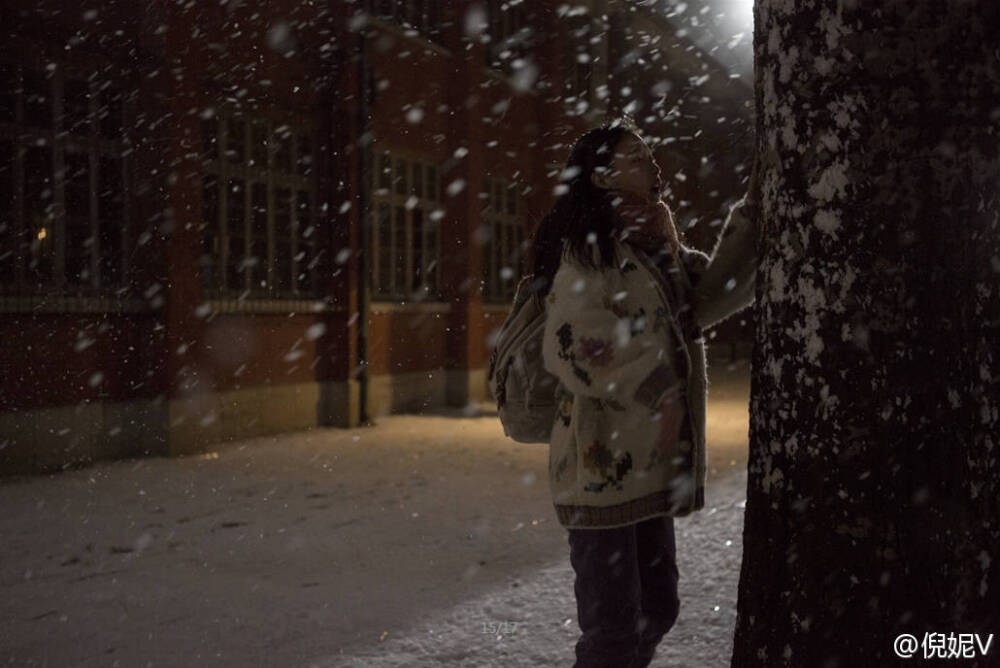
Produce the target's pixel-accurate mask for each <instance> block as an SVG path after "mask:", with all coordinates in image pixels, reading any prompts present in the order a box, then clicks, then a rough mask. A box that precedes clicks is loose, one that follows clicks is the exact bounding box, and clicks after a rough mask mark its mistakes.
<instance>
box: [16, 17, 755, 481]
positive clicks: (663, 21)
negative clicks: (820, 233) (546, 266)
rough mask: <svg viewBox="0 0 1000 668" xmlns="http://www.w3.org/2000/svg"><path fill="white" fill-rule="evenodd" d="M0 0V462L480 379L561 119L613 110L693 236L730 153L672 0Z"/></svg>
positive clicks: (569, 123)
mask: <svg viewBox="0 0 1000 668" xmlns="http://www.w3.org/2000/svg"><path fill="white" fill-rule="evenodd" d="M661 4H662V3H661ZM0 7H2V15H3V21H2V24H3V26H4V39H5V40H6V44H7V48H6V49H5V50H4V52H3V53H2V54H0V77H2V84H0V95H2V100H0V114H2V116H0V336H2V340H3V346H2V348H0V381H2V395H0V473H16V472H22V471H38V470H51V469H59V468H62V467H66V466H70V465H74V464H76V463H79V462H85V461H89V460H93V459H96V458H108V457H125V456H137V455H144V454H181V453H190V452H197V451H199V450H203V449H204V448H205V447H206V446H208V445H210V444H212V443H217V442H221V441H228V440H232V439H237V438H244V437H248V436H254V435H260V434H266V433H272V432H277V431H284V430H291V429H301V428H308V427H312V426H317V425H333V426H342V427H349V426H354V425H357V424H359V423H360V422H362V421H364V420H367V419H372V418H374V417H376V416H378V415H379V414H384V413H386V412H390V411H415V410H420V409H421V408H424V407H429V406H436V405H458V406H461V405H465V404H466V403H467V402H468V401H470V400H474V399H483V398H486V396H487V393H488V390H487V387H486V368H485V366H486V364H487V361H488V358H489V353H490V345H491V342H492V339H491V335H493V334H494V332H495V330H496V328H497V327H498V326H499V325H500V324H501V323H502V321H503V318H504V317H505V315H506V313H507V309H508V303H509V301H510V298H511V296H512V290H513V287H514V285H515V284H516V282H517V279H518V277H519V276H520V275H521V272H522V271H523V270H524V268H525V266H526V264H527V254H526V252H525V250H526V249H527V247H528V244H529V243H530V238H531V233H532V229H533V227H534V225H535V224H537V222H538V221H539V220H540V219H541V217H542V216H543V215H544V214H545V212H546V211H547V210H548V208H549V207H550V206H551V204H552V201H553V194H552V193H553V188H554V186H555V185H556V184H557V183H558V172H559V169H560V167H561V166H562V164H563V163H564V161H565V159H566V157H567V155H568V151H569V148H570V146H571V144H572V142H573V140H574V139H575V138H576V137H577V136H578V135H579V134H581V133H582V132H583V131H585V130H586V129H587V128H588V127H590V126H591V125H593V124H595V123H599V122H601V121H603V120H604V119H605V118H606V117H608V116H609V115H615V114H618V113H621V112H622V111H625V112H627V113H629V114H631V115H632V116H633V117H634V119H635V120H636V122H637V124H638V125H639V126H640V127H641V128H642V129H643V131H644V132H645V133H646V134H647V136H648V137H649V139H650V142H651V143H653V145H654V147H655V148H654V151H655V153H656V155H657V159H658V161H659V162H660V164H661V166H662V167H663V170H664V174H665V176H666V177H668V179H669V180H670V182H671V184H672V189H673V195H672V202H673V204H674V205H675V206H676V207H677V211H678V213H679V218H680V220H681V221H682V222H683V223H684V227H685V229H686V234H687V236H688V240H689V242H690V243H692V244H693V245H695V246H697V247H701V248H706V247H708V246H710V245H711V243H712V240H713V238H714V234H715V233H716V232H717V229H718V227H717V226H718V223H719V222H721V216H722V213H723V212H724V210H725V208H726V205H727V204H728V203H729V202H731V201H732V200H733V199H735V198H736V197H738V196H739V194H740V191H741V187H740V176H741V173H744V174H745V171H743V170H745V169H746V167H748V165H745V164H744V161H746V160H747V159H748V156H749V153H750V141H751V139H750V133H749V132H748V128H749V127H750V125H751V124H750V123H749V121H748V115H749V104H748V100H749V97H750V91H749V88H748V87H747V85H746V83H745V82H742V81H740V80H738V79H734V78H732V77H731V76H730V75H729V74H728V73H727V72H725V71H724V70H723V69H722V68H721V67H719V66H718V65H717V64H715V63H714V62H713V61H712V60H711V59H709V58H707V57H706V56H704V54H702V53H700V52H699V50H698V49H696V48H695V47H694V46H693V44H692V43H690V42H688V41H686V39H685V37H684V36H683V34H678V31H677V29H676V27H675V26H673V25H672V24H671V23H670V20H669V19H668V18H666V17H665V16H664V11H663V10H662V8H661V9H656V8H648V7H647V8H638V7H637V6H636V5H634V4H633V3H630V2H626V1H624V0H622V1H615V0H592V1H590V2H585V3H581V4H580V5H577V6H573V7H571V6H570V5H563V4H561V3H558V2H544V3H543V2H538V3H526V2H512V1H508V2H504V3H501V2H498V1H497V0H490V1H489V2H485V3H471V2H442V1H436V0H424V1H422V2H417V1H415V0H411V1H402V0H369V1H367V2H360V0H359V1H358V2H348V1H344V2H329V1H324V2H321V1H320V0H315V1H313V2H301V1H297V2H293V1H291V0H271V1H270V2H268V3H247V2H241V1H239V0H228V1H223V2H215V3H197V2H189V3H187V4H183V3H177V2H166V1H163V0H157V1H155V2H152V1H150V2H143V3H131V2H118V3H113V2H112V3H102V4H101V5H100V6H99V8H98V9H90V10H88V9H86V8H73V9H66V8H65V6H64V3H57V2H52V1H50V0H42V1H41V2H35V3H30V4H29V3H17V2H9V1H8V0H4V1H3V2H2V3H0ZM363 249H366V250H367V251H368V252H362V250H363ZM730 329H731V330H732V331H729V332H726V333H720V337H719V338H720V339H721V338H725V339H726V340H727V341H731V340H735V339H734V337H736V338H738V335H739V331H737V330H738V327H736V326H734V325H730ZM723 334H724V336H723Z"/></svg>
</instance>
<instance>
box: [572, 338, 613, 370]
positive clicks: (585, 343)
mask: <svg viewBox="0 0 1000 668" xmlns="http://www.w3.org/2000/svg"><path fill="white" fill-rule="evenodd" d="M577 348H578V350H579V351H580V357H581V358H582V359H583V360H584V361H587V362H590V364H591V365H592V366H605V365H607V364H610V363H611V362H612V360H613V359H614V356H615V350H614V347H612V345H611V341H610V340H609V339H597V338H593V339H592V338H587V337H580V343H579V345H578V346H577Z"/></svg>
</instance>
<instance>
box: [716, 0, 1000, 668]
mask: <svg viewBox="0 0 1000 668" xmlns="http://www.w3.org/2000/svg"><path fill="white" fill-rule="evenodd" d="M998 15H1000V3H996V2H995V0H955V1H950V0H949V1H947V2H941V1H940V0H909V1H907V2H902V1H886V2H881V3H878V4H877V8H875V7H873V6H872V5H871V4H869V3H861V2H858V0H839V1H838V0H813V1H811V2H793V1H792V0H758V2H757V7H756V8H755V24H756V26H755V35H754V51H755V66H756V74H755V84H756V86H755V88H756V93H755V94H756V109H757V124H758V126H757V129H758V132H757V161H758V169H759V170H760V171H759V174H760V178H761V188H762V193H761V205H762V217H761V219H762V224H761V228H762V230H761V241H760V244H761V246H760V266H759V268H758V272H759V273H758V279H757V301H756V306H755V309H756V313H755V315H756V323H757V325H756V327H757V331H756V346H755V352H754V358H753V379H752V397H751V433H750V459H749V465H748V466H749V480H748V490H747V508H746V523H745V528H744V556H743V566H742V570H741V576H740V587H739V604H738V622H737V628H736V634H735V643H734V650H733V661H732V665H733V666H734V667H739V668H742V667H747V666H767V667H769V668H771V667H774V666H817V667H820V668H837V667H840V668H848V667H849V666H850V667H853V666H887V665H896V663H897V662H898V661H899V659H898V658H897V657H896V654H895V653H894V651H893V640H894V638H895V637H896V635H897V634H899V633H910V634H913V635H914V636H916V637H917V639H918V640H922V639H923V637H924V636H923V634H924V633H925V632H932V633H933V632H942V633H948V632H955V633H977V632H978V633H981V634H989V633H996V634H997V636H1000V614H998V611H1000V463H998V460H1000V387H998V380H1000V355H998V350H997V348H998V342H1000V289H998V283H1000V155H998V153H1000V43H998V42H997V39H996V36H997V35H1000V16H998ZM984 639H985V636H984ZM998 642H1000V637H998V638H994V646H993V647H992V649H991V652H990V654H989V655H988V656H987V657H986V658H985V659H983V658H979V659H977V660H969V659H966V660H964V661H962V663H963V665H966V666H988V665H993V666H995V665H998V662H1000V648H998V647H997V646H996V645H997V643H998ZM921 661H922V659H921ZM921 665H931V664H930V663H928V662H926V661H923V662H922V663H921Z"/></svg>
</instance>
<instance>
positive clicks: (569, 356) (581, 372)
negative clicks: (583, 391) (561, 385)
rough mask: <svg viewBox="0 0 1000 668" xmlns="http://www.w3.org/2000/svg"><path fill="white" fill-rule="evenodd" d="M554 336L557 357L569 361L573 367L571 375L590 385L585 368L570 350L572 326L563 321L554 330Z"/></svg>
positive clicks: (588, 375)
mask: <svg viewBox="0 0 1000 668" xmlns="http://www.w3.org/2000/svg"><path fill="white" fill-rule="evenodd" d="M556 338H558V339H559V358H560V359H563V360H566V361H567V362H569V364H570V367H572V369H573V375H575V376H576V377H577V378H579V379H580V382H582V383H583V384H584V385H587V386H590V385H591V383H592V382H593V381H592V380H591V379H590V374H589V373H587V370H586V369H584V368H583V367H581V366H580V365H579V364H577V363H576V354H575V353H574V352H573V351H572V350H571V348H572V347H573V326H572V325H570V324H569V323H568V322H564V323H563V324H562V325H561V326H560V327H559V329H558V330H556Z"/></svg>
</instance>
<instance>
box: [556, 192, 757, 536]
mask: <svg viewBox="0 0 1000 668" xmlns="http://www.w3.org/2000/svg"><path fill="white" fill-rule="evenodd" d="M755 242H756V230H755V228H754V225H753V221H751V220H750V219H749V218H748V217H746V216H744V215H743V213H742V202H741V203H740V204H738V205H737V206H736V207H734V208H733V210H732V211H731V212H730V215H729V217H728V218H727V220H726V223H725V225H724V227H723V230H722V233H721V235H720V238H719V241H718V243H717V244H716V247H715V249H714V250H713V252H712V255H711V256H707V255H705V254H704V253H701V252H698V251H693V250H688V249H682V253H681V255H682V258H681V259H682V263H681V265H680V266H678V267H677V269H678V271H675V272H670V274H671V275H670V276H669V277H668V278H669V279H670V280H673V281H678V282H679V283H678V288H679V289H678V290H677V291H676V292H677V293H678V294H688V295H689V296H690V295H693V303H692V304H671V303H670V300H669V299H668V297H667V295H666V294H665V293H664V291H663V289H662V285H661V284H660V282H659V281H658V280H657V278H656V277H655V276H654V274H653V273H652V270H651V269H650V268H649V266H648V264H647V262H646V260H645V258H644V256H643V255H642V251H641V250H638V249H636V248H633V247H632V246H631V245H630V244H628V243H617V242H616V246H615V248H616V251H617V252H618V257H619V260H620V261H621V265H620V268H619V269H618V270H610V269H609V270H603V271H601V270H596V269H593V268H590V267H586V266H583V265H581V264H580V263H579V262H577V261H575V260H574V258H573V257H572V256H571V255H569V254H568V252H565V253H564V254H563V259H562V263H561V264H560V267H559V270H558V271H557V272H556V274H555V278H554V279H553V283H552V288H551V290H550V292H549V295H548V302H547V306H546V311H547V315H546V324H545V334H544V342H543V350H542V356H543V360H544V364H545V368H546V369H547V370H548V371H549V372H551V373H552V374H554V375H555V376H556V377H557V378H559V380H560V384H559V388H558V389H557V397H559V410H558V414H557V417H556V421H555V424H554V426H553V428H552V436H551V439H550V446H549V488H550V490H551V492H552V499H553V503H554V505H555V509H556V515H557V517H558V518H559V521H560V523H562V525H563V526H565V527H567V528H573V529H587V528H590V529H598V528H611V527H618V526H627V525H630V524H634V523H636V522H640V521H642V520H645V519H648V518H650V517H655V516H657V515H672V516H682V515H686V514H688V513H690V512H692V511H695V510H698V509H700V508H702V506H703V505H704V486H705V472H706V466H705V405H706V401H707V395H708V380H707V369H706V363H705V344H704V339H703V338H701V337H700V336H698V335H697V332H696V333H695V335H694V336H692V335H691V334H690V333H689V334H688V335H685V333H684V332H683V331H682V328H681V326H680V323H679V320H678V318H677V317H676V312H675V311H677V310H679V309H683V308H691V307H693V308H694V309H695V320H696V322H697V324H698V325H699V326H700V327H701V328H704V327H708V326H710V325H712V324H714V323H715V322H718V321H719V320H722V319H723V318H725V317H727V316H729V315H730V314H732V313H734V312H736V311H738V310H740V309H742V308H744V307H746V306H747V305H749V304H750V303H752V302H753V299H754V278H755V275H756V264H757V263H756V253H755ZM593 249H594V253H595V257H596V254H597V248H596V245H595V246H594V247H593ZM686 283H689V284H690V285H686ZM690 286H693V290H691V289H690ZM678 360H683V361H684V362H685V364H684V368H686V369H687V370H688V371H687V373H686V374H685V375H686V377H684V378H681V377H680V375H681V374H680V373H679V372H678V364H677V362H678ZM679 395H683V396H684V397H685V398H686V401H685V404H684V405H686V407H687V418H688V419H687V423H686V424H687V427H688V428H687V429H685V430H684V432H683V433H682V436H681V439H680V440H679V441H678V442H677V443H674V444H659V445H658V443H657V437H658V434H659V422H658V419H659V413H660V405H661V404H662V403H663V402H664V401H665V400H666V399H668V398H673V397H676V396H679Z"/></svg>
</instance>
